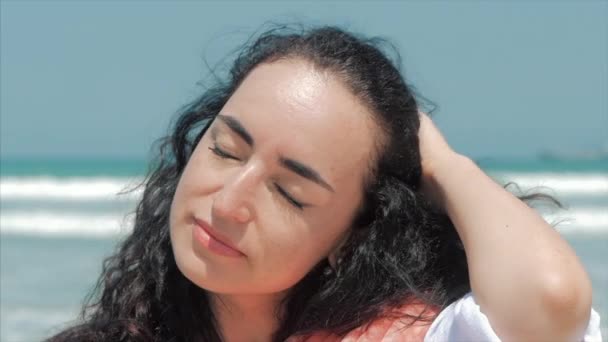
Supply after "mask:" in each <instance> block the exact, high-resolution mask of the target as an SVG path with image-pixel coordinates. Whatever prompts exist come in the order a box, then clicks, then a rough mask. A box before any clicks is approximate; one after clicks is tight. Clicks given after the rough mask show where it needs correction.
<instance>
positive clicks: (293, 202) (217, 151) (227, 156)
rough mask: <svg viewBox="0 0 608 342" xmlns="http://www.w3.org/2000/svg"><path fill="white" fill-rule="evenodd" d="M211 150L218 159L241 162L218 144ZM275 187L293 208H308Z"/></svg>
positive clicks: (275, 184)
mask: <svg viewBox="0 0 608 342" xmlns="http://www.w3.org/2000/svg"><path fill="white" fill-rule="evenodd" d="M209 150H211V152H213V153H214V154H215V155H216V156H218V157H220V158H222V159H232V160H237V161H240V159H239V158H237V157H235V156H233V155H232V154H230V153H228V152H226V151H224V150H223V149H221V148H220V147H219V146H217V144H214V145H213V146H211V147H209ZM274 187H275V189H276V190H277V191H278V192H279V193H280V194H281V196H283V198H284V199H285V200H287V202H288V203H289V204H291V205H292V206H294V207H296V208H297V209H300V210H303V209H304V208H305V207H307V206H308V205H306V204H304V203H302V202H300V201H298V200H296V199H295V198H293V196H291V195H290V194H289V193H288V192H287V191H285V189H283V188H282V187H281V186H280V185H278V184H277V183H274Z"/></svg>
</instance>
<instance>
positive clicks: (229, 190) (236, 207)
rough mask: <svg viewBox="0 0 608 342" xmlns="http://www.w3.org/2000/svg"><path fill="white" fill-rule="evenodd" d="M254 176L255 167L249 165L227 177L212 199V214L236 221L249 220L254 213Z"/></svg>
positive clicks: (245, 221)
mask: <svg viewBox="0 0 608 342" xmlns="http://www.w3.org/2000/svg"><path fill="white" fill-rule="evenodd" d="M255 178H256V177H255V168H252V167H249V168H247V169H245V170H243V171H242V172H240V173H238V174H237V175H235V176H234V177H232V178H231V179H227V180H226V182H225V183H224V186H223V187H222V188H221V189H220V190H219V191H218V193H217V194H216V196H215V199H214V200H213V207H212V214H213V215H215V216H217V217H220V218H223V219H226V220H231V221H234V222H238V223H247V222H249V221H250V220H251V219H252V218H253V214H254V211H253V206H252V203H253V202H252V196H253V193H254V188H255V183H256V181H255Z"/></svg>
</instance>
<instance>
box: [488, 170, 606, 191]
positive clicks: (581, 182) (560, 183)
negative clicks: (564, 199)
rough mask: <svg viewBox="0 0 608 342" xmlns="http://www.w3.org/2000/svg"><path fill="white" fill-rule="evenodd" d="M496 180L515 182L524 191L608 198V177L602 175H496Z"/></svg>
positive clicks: (547, 173)
mask: <svg viewBox="0 0 608 342" xmlns="http://www.w3.org/2000/svg"><path fill="white" fill-rule="evenodd" d="M493 176H494V178H495V179H497V180H499V181H501V182H502V183H506V182H515V183H516V184H517V185H519V186H520V187H521V188H522V190H526V189H530V188H535V187H541V188H546V189H548V190H550V191H552V192H555V193H557V194H561V195H571V196H572V195H577V196H608V175H607V174H601V173H549V172H546V173H545V172H543V173H515V172H513V173H496V174H494V175H493Z"/></svg>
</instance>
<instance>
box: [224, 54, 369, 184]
mask: <svg viewBox="0 0 608 342" xmlns="http://www.w3.org/2000/svg"><path fill="white" fill-rule="evenodd" d="M222 114H223V115H229V116H231V117H234V118H236V119H237V120H239V121H240V122H241V123H242V125H243V127H244V128H246V129H247V130H248V131H249V132H250V133H251V135H252V137H253V139H254V140H255V141H256V143H257V144H258V145H259V146H266V147H268V148H274V149H275V150H276V151H277V152H280V153H282V154H285V155H288V157H293V158H298V159H305V160H309V161H311V162H313V161H314V162H315V164H318V165H319V166H318V167H319V168H324V169H325V170H324V171H325V172H332V173H338V174H339V175H340V176H342V174H344V173H345V172H348V171H350V172H352V171H353V168H358V167H361V166H362V163H363V162H366V161H367V160H368V159H369V157H370V152H371V151H372V149H373V146H374V144H373V141H374V137H375V132H376V128H375V125H374V124H373V122H372V115H371V113H369V111H368V109H367V108H366V107H365V106H364V105H362V104H361V102H360V101H359V99H357V98H356V97H355V96H354V95H353V94H352V93H351V92H350V91H349V89H348V88H347V87H346V86H345V85H343V83H342V82H341V81H340V80H339V79H338V78H337V77H334V76H332V75H331V74H330V73H327V72H322V71H319V70H317V69H316V68H314V67H313V66H312V65H311V64H310V63H308V62H305V61H301V60H285V61H279V62H274V63H268V64H262V65H260V66H258V67H256V68H255V69H254V70H253V71H252V72H251V73H250V74H249V75H248V76H247V77H246V78H245V80H244V81H243V82H242V83H241V85H240V86H239V88H238V89H237V91H236V92H235V93H234V94H233V95H232V96H231V98H230V99H229V100H228V102H227V103H226V105H225V106H224V108H223V109H222ZM365 166H367V163H365Z"/></svg>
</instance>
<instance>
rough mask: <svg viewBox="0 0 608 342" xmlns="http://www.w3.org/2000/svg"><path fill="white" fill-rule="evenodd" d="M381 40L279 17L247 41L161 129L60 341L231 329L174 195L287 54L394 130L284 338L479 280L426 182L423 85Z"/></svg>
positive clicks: (356, 320) (386, 132)
mask: <svg viewBox="0 0 608 342" xmlns="http://www.w3.org/2000/svg"><path fill="white" fill-rule="evenodd" d="M381 44H383V41H381V40H378V39H367V38H363V37H359V36H356V35H354V34H352V33H348V32H345V31H344V30H342V29H339V28H336V27H318V28H312V29H298V30H292V29H289V28H285V27H279V28H273V29H271V30H269V31H266V32H265V33H262V34H260V35H257V36H256V37H254V38H252V39H251V40H250V41H249V42H248V43H246V44H245V45H244V47H243V48H242V50H241V52H240V53H239V54H238V55H237V56H236V58H235V60H234V64H233V65H232V67H231V68H230V69H229V72H228V73H227V75H226V77H223V78H222V77H216V78H214V80H213V84H212V85H211V86H210V87H208V88H207V89H206V91H204V93H203V94H202V96H200V97H199V98H198V99H196V100H195V101H193V102H192V103H191V104H189V105H188V106H186V107H184V108H183V110H182V111H181V112H180V113H179V116H178V117H177V120H175V122H174V124H173V125H172V129H171V131H170V134H169V135H168V136H166V137H164V138H163V139H162V140H161V144H160V148H159V152H158V155H157V156H156V160H155V162H154V163H153V164H152V165H153V166H152V167H151V169H150V172H149V173H148V176H147V177H146V179H145V181H144V183H143V185H142V186H144V191H143V197H142V199H141V201H140V202H139V203H138V205H137V209H136V213H135V215H136V216H135V225H134V228H133V231H132V233H131V234H130V235H129V236H128V237H126V239H125V240H124V241H123V242H122V243H121V244H120V245H119V247H118V249H117V251H116V253H115V254H114V255H112V256H110V257H109V258H107V259H106V260H105V261H104V266H103V272H102V274H101V276H100V278H99V281H98V283H97V286H96V288H95V289H94V291H93V292H91V294H90V295H89V296H88V297H87V301H86V303H85V306H84V308H83V310H82V314H81V316H82V317H81V321H80V322H79V323H78V325H76V326H73V327H71V328H68V329H66V330H64V331H63V332H60V333H59V334H57V335H56V336H54V337H51V338H50V339H49V340H48V341H52V342H59V341H75V340H78V341H81V340H83V341H84V340H86V341H207V342H213V341H221V336H220V333H219V327H218V325H217V321H216V318H215V317H214V314H213V311H212V309H211V307H210V300H209V298H208V293H207V291H206V290H205V289H202V288H199V287H198V286H196V285H195V284H193V283H191V282H190V281H189V280H188V279H186V278H185V277H184V276H183V275H182V274H181V273H180V271H179V270H178V268H177V265H176V262H175V259H174V256H173V252H172V249H171V242H170V236H169V212H170V206H171V201H172V199H173V195H174V193H175V190H176V187H177V184H178V181H179V179H180V176H181V174H182V171H183V170H184V168H185V166H186V164H187V163H188V159H189V157H190V155H191V153H192V151H193V149H194V147H195V146H196V144H197V143H198V142H199V140H200V139H201V137H202V136H203V134H205V131H206V130H207V127H208V126H209V125H210V123H211V122H212V121H213V120H214V118H215V117H216V115H217V114H218V113H219V111H220V109H221V108H222V107H223V106H224V104H225V103H226V102H227V100H228V99H229V98H230V96H231V95H232V94H233V93H234V92H235V90H236V89H237V87H238V86H239V84H240V83H241V82H242V81H243V79H244V78H245V77H246V76H247V75H248V74H249V72H250V71H251V70H252V69H254V68H255V67H256V66H257V65H259V64H261V63H270V62H273V61H276V60H279V59H288V58H299V59H304V60H306V61H309V62H311V63H312V64H313V65H314V66H315V67H316V68H318V69H319V70H326V71H329V72H331V73H332V74H333V75H335V76H336V77H338V78H339V79H340V80H341V81H343V83H344V84H345V85H346V86H347V87H349V89H350V90H351V91H352V93H353V94H354V95H355V96H357V97H358V98H359V99H360V100H361V101H362V103H364V104H365V105H366V106H368V108H369V109H370V110H371V112H373V115H374V120H375V122H376V123H377V124H378V126H379V127H380V128H381V131H382V134H381V135H382V136H381V137H379V139H378V144H377V145H378V146H377V152H378V153H377V158H376V160H375V163H373V164H374V165H373V167H372V170H371V171H370V173H369V177H368V179H367V180H366V182H365V185H364V187H365V189H364V192H365V197H364V203H362V205H361V208H362V209H361V210H360V212H359V213H358V215H356V219H355V221H354V222H353V223H352V228H351V229H352V231H351V234H350V236H349V238H348V240H347V242H346V243H345V245H344V246H343V247H342V249H341V252H340V257H339V259H338V260H339V261H338V262H337V263H336V264H335V266H333V271H332V272H327V270H328V266H329V265H328V261H327V260H324V261H322V262H320V263H319V264H318V265H316V266H315V267H314V268H313V269H312V270H310V272H309V273H308V274H307V275H306V276H305V277H304V278H303V279H301V280H300V281H299V282H298V283H297V284H295V285H294V286H293V287H292V288H291V289H290V291H289V293H288V295H287V296H286V298H285V299H284V301H283V304H282V307H283V308H284V310H282V312H284V313H283V314H282V315H281V316H280V317H277V318H278V319H279V321H280V327H279V329H278V330H277V331H276V332H275V334H274V336H273V340H274V341H284V340H285V339H286V338H287V337H289V336H293V335H306V334H309V333H313V332H315V331H320V330H323V331H328V332H333V333H335V334H338V335H343V334H345V333H347V332H348V331H350V330H352V329H354V328H356V327H359V326H362V325H364V324H366V323H370V322H372V321H373V320H374V319H377V318H380V317H383V316H385V315H388V314H390V312H391V308H396V307H399V306H402V305H404V304H406V303H408V302H414V301H415V302H417V303H424V304H426V305H428V306H432V307H435V308H439V309H440V308H442V307H445V306H446V305H448V304H450V303H451V302H453V301H454V300H456V299H457V298H459V297H461V296H463V295H464V294H465V293H466V292H468V291H470V284H469V277H468V270H467V260H466V256H465V251H464V248H463V245H462V243H461V241H460V239H459V237H458V234H457V233H456V230H455V229H454V226H453V225H452V223H451V221H450V219H449V217H448V216H447V215H446V214H445V213H443V212H441V211H439V210H438V209H436V208H434V207H433V206H431V205H430V203H429V201H427V199H426V198H425V197H424V196H423V195H422V194H421V192H420V189H419V188H420V185H421V184H420V182H421V163H420V154H419V145H418V128H419V116H418V111H419V106H418V103H417V101H416V97H415V96H414V94H413V91H412V89H411V88H410V87H409V86H408V85H406V82H405V80H404V77H403V75H402V74H401V72H400V71H399V66H398V65H397V64H398V63H395V62H393V61H391V59H389V58H388V57H387V54H386V53H385V52H384V50H382V45H381ZM337 133H338V134H348V132H337ZM277 312H278V311H277ZM409 318H410V323H413V322H415V321H421V320H422V321H431V320H432V319H433V318H434V317H433V316H432V315H430V314H429V315H426V314H424V312H423V313H422V314H420V315H417V316H412V317H409Z"/></svg>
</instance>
